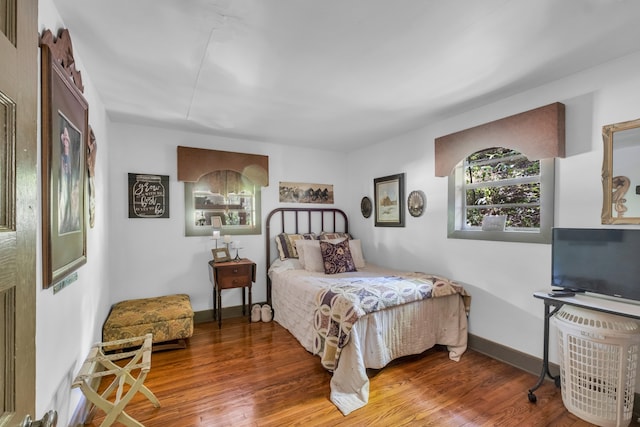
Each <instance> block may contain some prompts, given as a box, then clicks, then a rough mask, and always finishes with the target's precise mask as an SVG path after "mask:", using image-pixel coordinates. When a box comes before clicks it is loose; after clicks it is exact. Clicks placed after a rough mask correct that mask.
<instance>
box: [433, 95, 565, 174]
mask: <svg viewBox="0 0 640 427" xmlns="http://www.w3.org/2000/svg"><path fill="white" fill-rule="evenodd" d="M564 118H565V117H564V104H562V103H559V102H556V103H554V104H550V105H547V106H544V107H540V108H536V109H533V110H529V111H526V112H524V113H520V114H516V115H513V116H509V117H505V118H503V119H499V120H496V121H493V122H489V123H485V124H483V125H479V126H476V127H472V128H470V129H466V130H462V131H460V132H456V133H452V134H449V135H445V136H442V137H439V138H436V140H435V174H436V176H448V175H449V174H450V173H451V171H452V170H453V168H455V166H456V165H457V164H458V163H459V162H460V161H461V160H463V159H464V158H466V157H468V156H469V155H470V154H473V153H475V152H476V151H480V150H482V149H485V148H492V147H505V148H512V149H514V150H517V151H519V152H521V153H522V154H524V155H526V156H527V157H528V158H529V159H530V160H540V159H547V158H553V157H564V155H565V151H564V145H565V129H564V126H565V125H564Z"/></svg>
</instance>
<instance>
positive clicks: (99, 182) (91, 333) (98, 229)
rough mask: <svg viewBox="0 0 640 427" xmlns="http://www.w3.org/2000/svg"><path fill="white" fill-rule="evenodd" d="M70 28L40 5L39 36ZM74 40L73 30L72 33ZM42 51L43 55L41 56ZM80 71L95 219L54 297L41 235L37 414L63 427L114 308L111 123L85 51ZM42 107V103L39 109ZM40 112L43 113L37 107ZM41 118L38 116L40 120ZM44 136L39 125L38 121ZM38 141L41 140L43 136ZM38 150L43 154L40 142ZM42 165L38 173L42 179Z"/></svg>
mask: <svg viewBox="0 0 640 427" xmlns="http://www.w3.org/2000/svg"><path fill="white" fill-rule="evenodd" d="M61 28H65V25H64V21H63V20H62V19H61V17H60V16H59V14H58V11H57V10H56V8H55V6H54V5H53V2H52V1H51V0H41V1H40V2H39V11H38V31H39V32H40V33H42V31H43V30H45V29H49V30H51V31H52V32H53V33H54V34H57V31H58V30H59V29H61ZM69 30H70V34H71V39H72V41H73V28H70V29H69ZM39 54H40V52H39V51H38V56H39ZM74 56H75V59H76V67H77V68H78V70H80V71H81V72H82V77H83V83H84V86H85V89H84V97H85V99H86V100H87V101H88V103H89V124H90V125H91V127H92V128H93V131H94V133H95V135H96V141H97V144H98V151H97V158H96V176H95V180H96V193H97V196H96V220H95V227H94V228H90V227H89V226H88V225H87V263H86V265H84V266H82V267H81V268H80V269H78V270H77V273H78V280H77V281H75V282H73V283H72V284H70V285H69V286H68V287H66V288H64V289H62V290H61V291H60V292H58V293H56V294H55V295H54V294H53V288H49V289H46V290H43V289H42V267H41V265H42V256H41V254H42V234H41V231H40V230H38V248H37V254H38V256H37V272H36V275H37V283H36V286H37V289H38V291H37V296H36V307H37V309H36V413H35V414H32V416H34V417H35V418H34V419H39V418H41V417H42V415H43V414H44V413H45V412H47V411H48V410H49V409H55V410H57V411H58V416H59V424H58V425H67V420H69V419H70V418H71V416H72V414H73V411H74V410H75V408H76V407H77V406H78V403H79V401H80V399H81V393H80V391H79V390H73V391H72V390H71V382H72V381H73V378H74V376H75V375H76V374H77V372H78V370H79V367H80V364H81V363H82V361H83V360H84V358H85V357H86V355H87V353H88V351H89V348H90V346H91V344H93V343H94V342H98V341H100V338H101V328H102V322H103V321H104V318H105V317H106V314H107V312H108V310H109V307H110V297H109V291H110V287H109V285H108V284H109V282H110V281H109V269H108V268H107V267H108V266H107V259H108V248H109V218H108V210H107V206H108V199H107V195H108V193H109V191H110V185H109V181H108V163H107V158H108V154H109V143H108V141H109V120H108V118H107V116H106V113H105V111H104V107H103V105H102V102H101V101H100V99H99V98H98V96H97V94H96V91H95V90H94V87H93V84H92V83H91V76H90V75H89V74H88V73H87V72H86V71H85V68H84V66H83V64H82V52H80V51H78V50H77V49H74ZM39 105H40V104H39ZM38 109H39V108H38ZM39 117H40V114H38V118H39ZM38 132H40V120H38ZM38 141H41V138H40V134H39V133H38ZM38 148H39V150H41V145H40V142H39V143H38ZM40 152H41V151H40ZM41 172H42V171H41V169H40V164H38V174H41Z"/></svg>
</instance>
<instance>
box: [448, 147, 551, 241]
mask: <svg viewBox="0 0 640 427" xmlns="http://www.w3.org/2000/svg"><path fill="white" fill-rule="evenodd" d="M553 176H554V167H553V159H547V160H529V159H528V158H527V157H526V156H524V155H523V154H522V153H520V152H518V151H515V150H513V149H509V148H504V147H493V148H489V149H485V150H480V151H477V152H475V153H473V154H471V155H470V156H468V157H466V158H465V159H464V160H463V161H462V162H460V163H459V164H458V165H457V166H456V168H455V169H454V172H453V173H452V176H451V177H450V178H449V191H450V197H449V213H450V214H449V226H448V235H449V237H453V238H464V239H482V240H503V241H519V242H545V241H547V239H548V237H549V235H550V233H551V227H552V226H553V182H554V179H553Z"/></svg>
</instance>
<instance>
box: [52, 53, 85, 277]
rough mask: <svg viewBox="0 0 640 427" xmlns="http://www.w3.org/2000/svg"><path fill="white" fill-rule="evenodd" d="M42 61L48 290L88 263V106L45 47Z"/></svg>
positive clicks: (78, 90)
mask: <svg viewBox="0 0 640 427" xmlns="http://www.w3.org/2000/svg"><path fill="white" fill-rule="evenodd" d="M41 55H42V57H41V59H42V255H43V256H42V263H43V282H42V283H43V287H44V288H48V287H49V286H51V285H53V284H55V283H56V282H59V281H60V280H62V279H63V278H64V277H66V276H68V275H69V274H70V273H71V272H73V271H74V270H76V269H78V268H79V267H80V266H81V265H83V264H85V263H86V262H87V236H86V220H87V204H86V200H85V195H86V194H87V192H86V187H85V186H86V177H87V163H86V153H87V146H88V142H89V123H88V118H89V106H88V103H87V101H86V100H85V99H84V97H83V96H82V93H81V91H80V89H78V87H76V85H75V84H74V81H73V80H72V78H70V76H69V74H68V71H67V70H65V69H64V68H63V67H62V66H61V65H60V64H59V62H58V61H57V58H55V55H54V53H53V52H52V50H51V49H50V47H49V46H48V45H47V44H41Z"/></svg>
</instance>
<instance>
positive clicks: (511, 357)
mask: <svg viewBox="0 0 640 427" xmlns="http://www.w3.org/2000/svg"><path fill="white" fill-rule="evenodd" d="M467 345H468V347H469V348H470V349H472V350H474V351H477V352H478V353H482V354H484V355H486V356H489V357H491V358H493V359H496V360H499V361H501V362H504V363H506V364H508V365H511V366H514V367H516V368H518V369H522V370H523V371H525V372H529V373H531V374H535V375H540V373H541V371H542V359H540V358H537V357H534V356H531V355H530V354H526V353H522V352H520V351H517V350H514V349H512V348H510V347H507V346H504V345H502V344H498V343H495V342H493V341H489V340H487V339H485V338H481V337H478V336H476V335H473V334H469V335H468V340H467ZM549 370H550V371H551V372H552V373H556V372H557V373H559V372H560V366H558V365H557V364H555V363H549ZM545 379H546V380H548V381H552V380H551V379H550V378H549V376H546V377H545ZM534 385H535V384H531V386H532V387H533V386H534ZM523 392H524V390H523ZM639 417H640V394H638V393H635V394H634V400H633V419H638V418H639Z"/></svg>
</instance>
